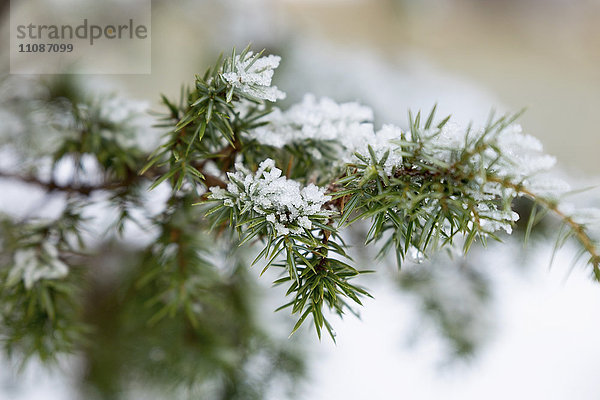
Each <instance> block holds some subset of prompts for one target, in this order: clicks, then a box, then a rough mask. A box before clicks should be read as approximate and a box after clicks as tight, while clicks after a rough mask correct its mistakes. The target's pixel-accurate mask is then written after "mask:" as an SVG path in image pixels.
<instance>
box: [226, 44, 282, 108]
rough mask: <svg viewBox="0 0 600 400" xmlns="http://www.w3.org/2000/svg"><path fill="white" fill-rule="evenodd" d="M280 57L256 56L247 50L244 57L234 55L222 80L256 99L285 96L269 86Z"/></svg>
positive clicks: (272, 98) (276, 98)
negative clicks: (230, 65) (231, 63)
mask: <svg viewBox="0 0 600 400" xmlns="http://www.w3.org/2000/svg"><path fill="white" fill-rule="evenodd" d="M280 61H281V57H279V56H274V55H270V56H267V57H260V58H258V59H257V58H256V56H255V55H254V53H253V52H251V51H249V52H248V53H246V54H245V56H244V58H241V57H240V56H239V55H238V56H236V57H235V59H234V61H233V65H232V67H231V69H232V70H231V71H226V72H224V73H223V74H222V75H221V76H222V78H223V80H224V81H225V82H226V83H228V84H230V85H232V86H233V87H235V88H238V89H240V90H241V91H242V92H244V93H246V94H247V95H249V96H250V97H254V98H256V99H262V100H269V101H277V100H279V99H284V98H285V93H284V92H282V91H281V90H279V89H277V86H271V80H272V79H273V73H274V70H275V68H277V67H278V66H279V62H280Z"/></svg>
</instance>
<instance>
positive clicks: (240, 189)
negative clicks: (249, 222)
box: [210, 159, 331, 235]
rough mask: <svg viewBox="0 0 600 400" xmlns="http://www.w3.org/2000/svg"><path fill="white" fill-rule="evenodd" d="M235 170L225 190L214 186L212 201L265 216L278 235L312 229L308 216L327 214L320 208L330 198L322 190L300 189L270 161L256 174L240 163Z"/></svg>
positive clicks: (261, 166) (265, 161)
mask: <svg viewBox="0 0 600 400" xmlns="http://www.w3.org/2000/svg"><path fill="white" fill-rule="evenodd" d="M236 169H237V170H236V172H234V173H229V174H228V176H229V180H230V182H229V184H228V185H227V190H225V189H222V188H217V187H213V188H211V189H210V190H211V198H212V199H215V200H223V201H224V202H223V204H225V205H226V206H228V207H238V208H239V209H240V210H242V212H244V210H252V211H253V212H254V213H255V214H257V215H259V216H260V215H264V216H265V217H266V220H267V221H268V222H270V223H271V224H272V225H273V227H274V229H275V231H276V232H277V234H278V235H287V234H289V233H290V232H299V231H301V230H302V228H306V229H311V228H312V222H311V220H310V218H311V217H315V216H317V217H321V218H323V217H327V216H328V215H329V212H328V211H326V210H323V209H322V208H323V205H324V204H325V203H327V202H328V201H329V200H330V199H331V197H330V196H327V195H325V189H324V188H319V187H317V186H315V185H313V184H309V185H308V186H305V187H301V185H300V183H299V182H297V181H294V180H291V179H287V178H286V177H285V176H281V170H280V169H279V168H276V167H275V162H274V161H273V160H271V159H266V160H264V161H263V162H261V163H260V165H259V167H258V170H257V171H256V173H252V172H250V171H248V170H247V169H246V168H245V167H243V166H242V165H240V164H238V165H236Z"/></svg>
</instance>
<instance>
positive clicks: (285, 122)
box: [250, 94, 373, 148]
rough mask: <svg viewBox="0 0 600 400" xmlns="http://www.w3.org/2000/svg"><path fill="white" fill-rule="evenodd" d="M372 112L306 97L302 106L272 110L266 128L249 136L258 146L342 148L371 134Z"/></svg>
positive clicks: (365, 108)
mask: <svg viewBox="0 0 600 400" xmlns="http://www.w3.org/2000/svg"><path fill="white" fill-rule="evenodd" d="M372 120H373V111H372V110H371V109H370V108H368V107H364V106H361V105H360V104H358V103H343V104H337V103H336V102H335V101H333V100H331V99H329V98H327V97H323V98H321V99H320V100H317V99H316V97H315V96H314V95H312V94H306V95H305V96H304V98H303V100H302V102H301V103H298V104H295V105H293V106H291V107H290V108H289V109H288V110H286V111H281V110H280V109H277V108H276V109H275V110H273V112H272V113H271V114H269V115H268V116H267V117H266V118H265V121H267V122H268V124H267V125H265V126H262V127H259V128H257V129H255V130H253V131H251V132H250V137H252V138H255V139H256V140H257V141H258V142H260V143H263V144H267V145H270V146H274V147H279V148H281V147H283V146H285V145H286V144H292V143H302V142H304V141H306V140H309V139H312V140H331V141H339V142H342V144H344V142H346V141H347V140H351V141H352V140H354V138H355V137H357V136H359V137H360V136H362V135H364V134H365V133H368V132H372V131H373V125H372V124H370V123H369V122H371V121H372Z"/></svg>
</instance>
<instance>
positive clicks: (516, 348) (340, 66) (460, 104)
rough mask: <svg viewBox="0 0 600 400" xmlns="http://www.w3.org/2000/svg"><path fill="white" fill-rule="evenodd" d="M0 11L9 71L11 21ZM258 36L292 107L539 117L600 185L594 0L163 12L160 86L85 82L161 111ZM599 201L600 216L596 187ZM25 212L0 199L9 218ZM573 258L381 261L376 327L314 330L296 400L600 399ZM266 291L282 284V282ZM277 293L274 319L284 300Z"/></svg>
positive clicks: (597, 363)
mask: <svg viewBox="0 0 600 400" xmlns="http://www.w3.org/2000/svg"><path fill="white" fill-rule="evenodd" d="M48 1H49V2H52V3H53V6H54V7H60V6H61V2H60V0H52V1H51V0H48ZM19 7H28V1H26V0H23V1H21V2H19ZM2 9H3V10H4V12H3V14H2V18H3V22H2V25H1V28H0V30H1V31H2V38H3V43H2V50H1V51H2V53H3V55H4V57H3V58H2V65H1V68H2V71H4V73H5V74H6V73H7V71H8V65H9V60H8V51H7V48H8V35H9V32H8V23H7V21H8V18H9V13H8V6H3V7H2ZM32 12H35V10H32ZM248 43H252V44H253V47H254V48H256V49H260V48H266V49H267V51H268V52H270V53H274V54H279V55H281V56H282V64H281V66H280V68H279V69H278V70H277V72H276V75H275V79H274V81H275V83H276V84H277V86H278V87H279V88H280V89H282V90H284V91H286V92H287V93H288V98H287V99H286V100H285V102H284V104H291V103H292V102H294V101H297V100H299V99H300V98H301V97H302V95H303V94H304V93H305V92H313V93H316V94H317V95H327V96H329V97H332V98H333V99H335V100H337V101H354V100H357V101H359V102H361V103H363V104H366V105H369V106H371V107H373V109H374V111H375V117H376V123H377V124H378V125H380V124H382V123H388V122H389V123H396V124H399V125H400V126H406V122H407V110H408V109H409V108H410V109H412V110H419V109H422V110H425V111H428V110H429V109H430V108H431V107H432V106H433V105H434V104H436V103H437V104H438V107H439V108H438V109H439V110H440V115H441V114H452V115H453V119H454V120H455V121H457V122H460V123H468V122H469V121H474V122H479V123H483V122H484V121H485V119H486V117H487V116H488V114H489V112H490V111H491V110H497V111H499V112H505V111H518V110H520V109H522V108H524V107H525V108H527V111H526V113H525V114H524V115H523V117H522V118H521V120H520V122H521V124H522V125H523V127H524V131H525V132H528V133H530V134H532V135H534V136H536V137H538V138H539V139H540V140H541V141H542V142H543V143H544V146H545V149H546V151H547V152H548V153H550V154H553V155H556V156H557V158H558V160H559V162H558V163H559V168H560V171H558V173H560V174H563V176H567V177H568V178H567V180H568V181H569V182H570V183H571V184H572V186H573V187H585V186H589V185H593V184H597V183H598V178H600V157H598V149H599V148H600V132H599V131H598V127H599V126H600V112H598V110H600V2H598V1H597V0H520V1H519V0H437V1H431V0H422V1H417V0H218V1H217V0H215V1H153V2H152V73H151V74H150V75H110V76H108V75H97V76H88V75H86V76H77V75H75V76H74V79H75V80H77V81H79V82H80V83H81V84H82V85H84V87H86V88H88V89H89V90H90V91H99V92H100V91H101V92H118V93H119V94H120V95H125V96H128V97H130V98H134V99H138V100H145V101H148V102H149V104H150V105H151V107H153V108H158V100H159V93H164V94H166V95H168V96H171V97H174V96H178V93H179V90H180V87H181V84H182V83H190V82H192V79H193V77H194V74H195V73H199V72H203V71H204V69H205V68H206V67H207V66H209V65H211V64H212V62H213V60H214V59H215V57H216V56H217V55H218V54H219V53H220V52H222V51H224V52H228V51H229V50H230V49H231V47H233V46H236V47H237V48H240V49H241V48H243V47H245V46H246V45H247V44H248ZM45 78H49V77H45ZM2 123H3V122H2V121H0V124H2ZM0 185H4V186H5V187H6V186H7V185H8V183H7V182H3V181H2V180H0ZM0 187H1V186H0ZM15 196H16V195H15ZM587 196H588V197H586V200H585V202H587V203H588V204H592V205H596V206H598V203H599V201H598V199H600V196H599V192H598V190H595V191H592V192H591V193H590V194H588V195H587ZM11 204H12V206H13V207H14V205H15V201H12V202H11V201H8V200H7V198H5V199H4V200H2V199H1V198H0V205H1V206H2V207H5V208H6V207H11ZM575 252H576V251H575V249H573V248H570V247H567V248H565V249H563V250H562V251H560V252H559V253H558V255H557V256H556V259H555V261H554V264H553V267H552V268H551V269H550V268H548V264H549V260H550V258H551V254H552V242H551V240H550V241H548V240H539V241H536V242H535V243H533V244H531V245H530V246H529V247H528V251H527V254H526V255H523V252H522V244H521V243H520V241H519V236H518V233H517V238H516V240H515V241H514V242H510V241H509V242H508V243H506V244H505V245H501V246H500V245H499V246H496V245H492V248H491V249H487V250H485V251H481V252H480V251H476V252H475V253H474V254H473V255H472V256H471V257H469V259H468V260H466V261H456V260H453V261H449V260H446V259H441V260H435V261H434V263H433V264H432V265H430V266H425V265H423V264H421V265H415V266H412V267H410V266H409V267H408V268H407V270H406V271H402V272H401V273H398V272H397V271H396V270H395V269H394V265H392V264H390V265H389V266H388V265H382V266H381V273H379V274H377V276H371V277H369V278H368V279H365V280H364V284H365V285H366V286H367V287H369V288H370V289H371V292H372V293H373V294H374V297H375V299H374V300H369V301H366V303H365V307H364V308H363V309H362V310H361V315H362V319H361V320H358V319H356V318H354V317H352V316H348V317H347V318H345V319H344V321H336V324H335V327H336V330H337V332H338V343H337V345H333V344H332V343H330V342H329V341H327V340H324V341H323V342H318V341H317V340H316V338H314V337H313V336H314V335H311V334H312V332H306V333H308V335H303V336H302V339H299V340H298V342H300V343H301V347H302V349H303V351H304V353H303V354H304V358H305V359H306V374H305V377H304V378H303V379H302V380H300V383H299V386H298V389H296V390H295V391H296V397H297V398H300V399H309V398H310V399H332V398H333V399H338V398H345V399H365V398H369V399H390V398H399V397H400V396H403V397H407V398H410V399H434V398H440V397H442V398H448V399H479V398H486V399H505V398H544V399H565V398H577V399H596V398H598V397H597V396H598V393H600V381H599V380H598V379H597V372H596V371H597V370H598V368H599V367H600V343H599V342H598V340H597V338H598V337H599V335H600V288H598V287H597V284H594V283H593V282H591V280H590V279H589V276H588V275H587V272H586V271H585V269H584V268H580V267H581V266H580V265H576V266H575V268H571V259H572V257H573V255H574V254H575ZM442 267H447V270H449V272H448V271H445V270H442V269H441V268H442ZM423 270H425V271H426V272H423ZM251 272H252V274H251V275H252V277H255V276H257V275H258V271H255V270H253V271H251ZM257 279H258V278H257ZM259 284H260V285H261V288H262V289H264V291H265V292H267V291H269V290H271V289H270V288H269V281H268V279H264V278H263V279H262V281H261V282H260V283H259ZM264 296H265V297H266V299H263V300H262V303H261V304H264V307H263V308H264V310H263V311H262V313H264V314H269V313H270V311H271V310H272V309H274V308H275V306H276V303H277V301H278V300H279V298H278V296H280V293H276V294H274V295H272V294H269V293H267V294H265V295H264ZM270 297H273V298H276V299H275V300H274V301H275V303H273V301H272V300H270V299H269V298H270ZM265 318H267V319H268V318H270V317H269V316H268V315H267V317H265ZM284 331H285V329H284ZM283 334H284V335H285V332H283ZM295 345H299V344H298V343H296V344H295ZM66 369H67V370H69V368H66ZM69 376H71V375H70V374H69V373H67V372H65V371H64V370H63V371H58V372H57V371H53V372H48V371H46V370H44V369H43V368H42V367H38V366H33V367H30V368H29V369H27V370H26V371H25V374H24V375H20V376H18V377H16V376H15V375H14V374H13V371H11V370H10V368H5V369H0V399H1V398H6V399H64V398H77V397H76V394H75V392H74V389H73V388H72V386H73V384H72V382H71V380H70V379H71V378H69ZM2 390H4V393H2ZM3 396H4V397H3ZM270 396H271V397H269V398H274V399H279V398H286V397H279V396H283V395H281V394H277V395H270ZM140 398H141V397H140Z"/></svg>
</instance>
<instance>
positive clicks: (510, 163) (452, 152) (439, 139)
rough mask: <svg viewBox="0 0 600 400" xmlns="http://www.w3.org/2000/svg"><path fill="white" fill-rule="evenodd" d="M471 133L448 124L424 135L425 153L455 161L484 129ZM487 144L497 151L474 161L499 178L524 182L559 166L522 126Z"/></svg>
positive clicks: (490, 137)
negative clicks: (468, 143)
mask: <svg viewBox="0 0 600 400" xmlns="http://www.w3.org/2000/svg"><path fill="white" fill-rule="evenodd" d="M467 132H468V130H467V129H465V128H464V127H461V126H460V125H457V124H454V123H447V124H445V125H444V126H443V127H442V129H431V130H429V131H426V132H424V134H423V135H424V137H425V138H426V141H425V151H426V152H428V153H429V154H431V155H433V156H435V157H436V158H437V159H439V160H441V161H444V162H448V163H450V162H453V161H456V157H457V155H458V154H460V152H461V151H462V150H463V149H464V146H465V143H466V142H467V140H469V141H473V140H475V139H478V138H480V137H482V135H483V131H482V130H479V131H477V130H472V131H471V132H469V134H468V136H467ZM484 142H485V143H486V144H488V145H491V146H493V147H494V148H495V150H494V149H493V148H487V149H486V150H485V151H484V152H483V153H482V154H481V155H479V154H477V155H476V156H474V160H479V161H482V162H483V164H484V167H485V169H487V170H489V171H490V172H494V173H496V174H497V175H498V176H502V177H510V178H514V179H515V180H522V179H524V178H526V177H529V176H531V175H534V174H537V173H540V172H544V171H547V170H549V169H551V168H552V167H553V166H554V164H555V163H556V159H555V158H554V157H552V156H549V155H547V154H544V153H542V150H543V148H542V144H541V142H540V141H539V140H538V139H536V138H535V137H533V136H531V135H527V134H524V133H523V132H522V129H521V126H520V125H517V124H513V125H509V126H507V127H505V128H504V129H501V130H499V131H496V132H493V133H491V134H488V135H487V136H486V137H485V138H484Z"/></svg>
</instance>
